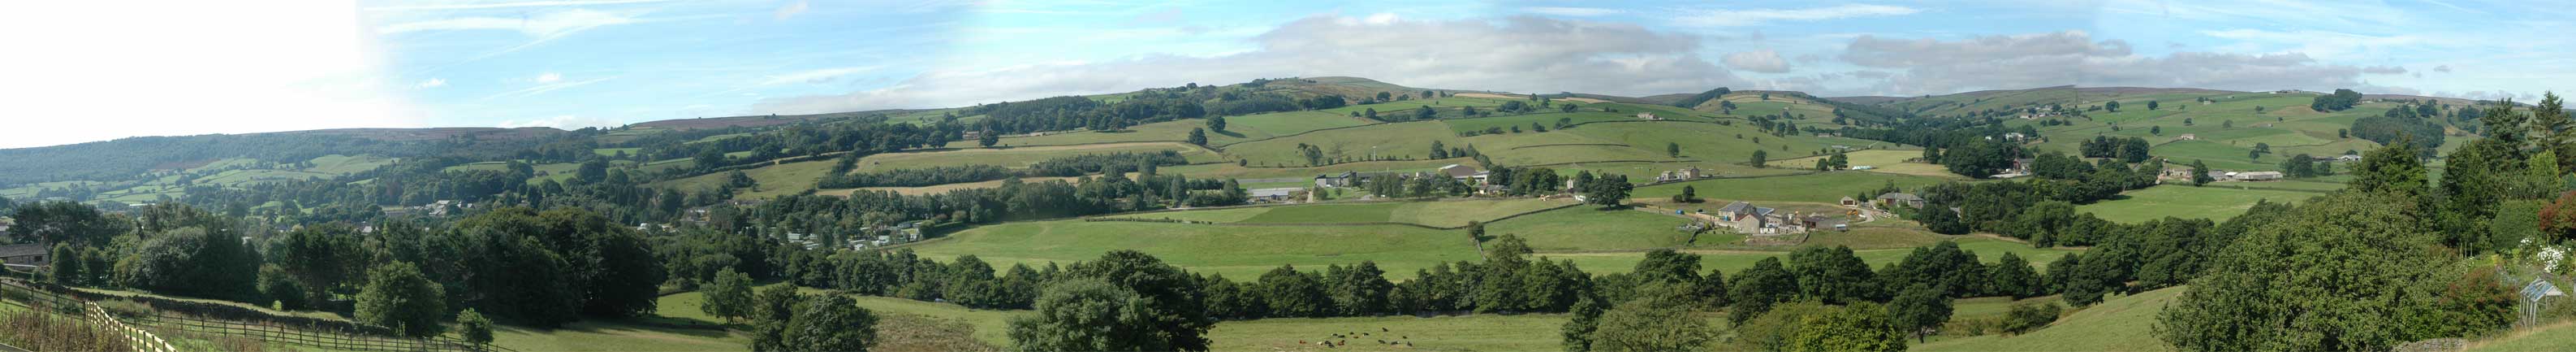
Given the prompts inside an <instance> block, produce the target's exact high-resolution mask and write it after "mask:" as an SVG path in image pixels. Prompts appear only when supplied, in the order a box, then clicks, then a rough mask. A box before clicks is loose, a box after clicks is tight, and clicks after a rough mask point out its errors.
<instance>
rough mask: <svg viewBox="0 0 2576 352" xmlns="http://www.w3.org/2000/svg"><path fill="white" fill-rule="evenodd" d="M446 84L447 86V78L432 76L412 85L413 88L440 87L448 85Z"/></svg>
mask: <svg viewBox="0 0 2576 352" xmlns="http://www.w3.org/2000/svg"><path fill="white" fill-rule="evenodd" d="M446 86H447V79H445V78H431V79H424V80H420V83H413V84H412V85H411V87H412V88H438V87H446Z"/></svg>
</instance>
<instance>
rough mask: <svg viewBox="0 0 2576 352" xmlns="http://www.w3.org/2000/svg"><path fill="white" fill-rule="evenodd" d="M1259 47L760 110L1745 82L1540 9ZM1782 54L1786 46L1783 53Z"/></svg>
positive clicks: (958, 74)
mask: <svg viewBox="0 0 2576 352" xmlns="http://www.w3.org/2000/svg"><path fill="white" fill-rule="evenodd" d="M1252 41H1253V42H1254V43H1255V44H1256V45H1257V47H1258V48H1257V49H1253V50H1249V51H1244V52H1239V53H1232V54H1225V55H1218V56H1207V57H1196V56H1174V55H1157V56H1147V57H1140V58H1135V59H1128V60H1118V61H1105V62H1086V63H1062V64H1038V65H1022V66H1013V67H1005V68H999V69H984V70H976V69H965V68H937V69H933V70H930V71H929V72H925V73H922V74H920V75H917V76H914V77H911V78H909V79H904V80H902V81H901V82H899V83H896V84H894V85H892V86H888V87H885V88H881V89H871V90H863V91H857V92H851V93H848V94H837V95H818V96H800V97H784V98H771V99H766V100H763V101H761V102H759V103H757V104H756V105H755V106H754V107H753V109H752V110H753V113H779V114H805V113H823V112H842V111H859V110H871V109H887V108H926V107H952V106H963V105H972V104H975V103H989V102H996V101H1004V100H1024V99H1032V98H1039V97H1046V96H1056V95H1073V94H1096V93H1106V92H1120V91H1129V90H1135V89H1142V88H1149V87H1170V86H1178V85H1182V84H1186V83H1192V82H1196V83H1201V84H1224V83H1237V82H1243V81H1249V80H1252V79H1255V78H1278V77H1292V76H1310V77H1311V76H1355V77H1365V78H1370V79H1377V80H1382V81H1386V82H1389V83H1395V84H1401V85H1406V86H1413V87H1431V88H1450V87H1454V88H1461V89H1495V90H1506V91H1515V92H1558V91H1574V92H1589V93H1605V94H1627V95H1649V94H1664V93H1675V92H1695V91H1701V90H1706V89H1710V88H1715V87H1721V86H1744V84H1745V83H1746V82H1745V81H1744V80H1742V79H1740V78H1738V77H1736V76H1735V74H1734V73H1733V72H1731V71H1729V70H1727V69H1726V68H1723V67H1719V66H1717V65H1716V64H1714V63H1711V62H1709V60H1707V59H1705V58H1703V57H1701V56H1700V55H1699V54H1697V53H1696V52H1697V51H1699V49H1700V45H1699V43H1700V42H1701V38H1699V37H1697V36H1693V35H1689V34H1680V33H1667V32H1658V31H1653V30H1648V29H1645V28H1643V27H1640V26H1636V25H1630V24H1606V23H1594V22H1582V21H1567V20H1557V19H1548V18H1540V17H1511V18H1505V19H1499V20H1407V19H1401V18H1397V17H1395V16H1392V15H1386V14H1378V15H1370V16H1366V17H1347V16H1333V15H1325V16H1314V17H1307V18H1304V19H1299V20H1297V21H1294V22H1290V23H1288V24H1286V25H1282V26H1280V27H1279V28H1277V29H1273V30H1271V31H1269V32H1267V33H1264V34H1261V35H1259V36H1256V37H1254V38H1253V39H1252ZM1773 56H1775V59H1776V56H1777V55H1776V54H1774V55H1773Z"/></svg>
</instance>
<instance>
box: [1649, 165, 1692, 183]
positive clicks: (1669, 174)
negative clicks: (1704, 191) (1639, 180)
mask: <svg viewBox="0 0 2576 352" xmlns="http://www.w3.org/2000/svg"><path fill="white" fill-rule="evenodd" d="M1700 177H1701V176H1700V171H1699V167H1697V166H1693V167H1686V168H1682V169H1681V170H1665V171H1664V172H1663V173H1662V174H1658V175H1655V182H1669V181H1682V180H1694V179H1699V178H1700Z"/></svg>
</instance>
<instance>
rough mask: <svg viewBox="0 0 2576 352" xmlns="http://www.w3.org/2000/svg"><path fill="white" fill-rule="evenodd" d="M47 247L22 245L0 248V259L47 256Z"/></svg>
mask: <svg viewBox="0 0 2576 352" xmlns="http://www.w3.org/2000/svg"><path fill="white" fill-rule="evenodd" d="M45 252H46V249H45V245H41V244H21V245H8V246H0V258H5V257H25V256H38V255H45Z"/></svg>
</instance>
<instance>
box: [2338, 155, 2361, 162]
mask: <svg viewBox="0 0 2576 352" xmlns="http://www.w3.org/2000/svg"><path fill="white" fill-rule="evenodd" d="M2334 160H2335V161H2361V156H2360V155H2353V154H2344V155H2339V156H2335V158H2334Z"/></svg>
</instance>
